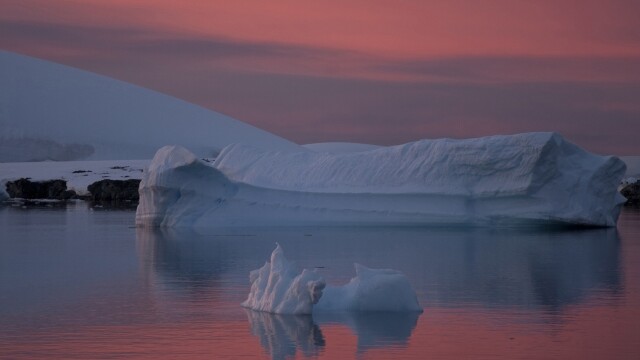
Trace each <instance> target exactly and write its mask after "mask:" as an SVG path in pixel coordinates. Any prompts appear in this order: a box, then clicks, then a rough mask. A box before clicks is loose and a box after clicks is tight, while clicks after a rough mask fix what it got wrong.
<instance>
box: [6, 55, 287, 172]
mask: <svg viewBox="0 0 640 360" xmlns="http://www.w3.org/2000/svg"><path fill="white" fill-rule="evenodd" d="M236 142H238V143H247V144H252V145H253V146H257V147H263V148H269V149H291V148H296V147H297V145H295V144H293V143H291V142H289V141H287V140H285V139H282V138H280V137H277V136H275V135H273V134H270V133H268V132H265V131H262V130H260V129H257V128H255V127H252V126H250V125H248V124H245V123H243V122H240V121H237V120H234V119H232V118H230V117H228V116H225V115H222V114H219V113H216V112H213V111H210V110H207V109H204V108H201V107H198V106H195V105H193V104H189V103H187V102H184V101H182V100H179V99H176V98H173V97H170V96H167V95H163V94H160V93H157V92H154V91H151V90H148V89H144V88H141V87H138V86H134V85H132V84H128V83H125V82H121V81H117V80H114V79H109V78H106V77H103V76H100V75H96V74H92V73H89V72H86V71H81V70H78V69H74V68H70V67H67V66H63V65H59V64H54V63H51V62H47V61H43V60H38V59H34V58H31V57H27V56H22V55H18V54H14V53H10V52H6V51H0V162H9V161H40V160H77V159H92V160H108V159H150V158H152V157H153V154H154V153H155V151H156V150H158V149H159V148H160V147H162V146H165V145H168V144H177V145H182V146H186V147H188V148H189V149H191V151H193V152H194V153H196V154H197V155H198V156H204V157H211V156H212V155H214V154H215V153H217V152H218V151H219V150H220V149H222V148H223V147H224V146H226V145H228V144H231V143H236Z"/></svg>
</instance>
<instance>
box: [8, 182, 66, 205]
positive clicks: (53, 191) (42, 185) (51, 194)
mask: <svg viewBox="0 0 640 360" xmlns="http://www.w3.org/2000/svg"><path fill="white" fill-rule="evenodd" d="M6 190H7V194H9V197H11V198H21V199H52V200H68V199H71V198H73V197H75V196H76V193H75V191H73V190H67V182H66V181H65V180H47V181H31V180H29V179H26V178H22V179H18V180H15V181H8V182H7V184H6Z"/></svg>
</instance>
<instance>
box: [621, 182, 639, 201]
mask: <svg viewBox="0 0 640 360" xmlns="http://www.w3.org/2000/svg"><path fill="white" fill-rule="evenodd" d="M620 193H621V194H622V196H624V197H626V198H627V202H626V203H625V205H629V206H640V181H637V182H636V183H634V184H629V185H627V186H625V187H624V188H622V190H620Z"/></svg>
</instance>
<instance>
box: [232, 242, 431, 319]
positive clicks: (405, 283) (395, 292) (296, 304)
mask: <svg viewBox="0 0 640 360" xmlns="http://www.w3.org/2000/svg"><path fill="white" fill-rule="evenodd" d="M355 268H356V276H355V277H354V278H352V279H351V281H349V283H347V284H345V285H341V286H330V285H329V286H327V284H326V282H325V280H324V278H323V277H322V276H321V275H320V274H319V273H318V272H317V271H315V270H313V271H312V270H308V269H305V270H303V271H302V272H297V270H296V269H295V267H294V266H293V265H292V264H291V263H290V262H289V261H288V260H287V259H286V258H285V256H284V252H283V250H282V247H281V246H280V245H277V247H276V249H275V250H274V251H273V253H272V254H271V261H268V262H266V263H265V264H264V266H262V267H261V268H260V269H257V270H253V271H251V273H250V274H249V279H250V281H251V291H250V293H249V296H248V297H247V300H245V301H244V302H243V303H242V306H244V307H246V308H249V309H252V310H257V311H265V312H269V313H275V314H312V313H316V312H369V311H379V312H382V311H385V312H422V308H421V307H420V304H419V303H418V299H417V296H416V293H415V291H414V290H413V288H412V287H411V285H410V284H409V280H408V279H407V277H406V276H405V275H404V274H402V273H401V272H399V271H397V270H391V269H369V268H367V267H365V266H362V265H359V264H355Z"/></svg>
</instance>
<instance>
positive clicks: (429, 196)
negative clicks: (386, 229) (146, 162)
mask: <svg viewBox="0 0 640 360" xmlns="http://www.w3.org/2000/svg"><path fill="white" fill-rule="evenodd" d="M170 158H177V159H180V160H179V161H169V160H168V159H170ZM624 171H625V165H624V163H623V162H622V161H620V160H619V159H618V158H615V157H610V156H597V155H593V154H591V153H588V152H586V151H584V150H582V149H581V148H579V147H577V146H575V145H573V144H571V143H569V142H567V141H566V140H564V139H563V138H562V137H561V136H560V135H558V134H554V133H529V134H520V135H512V136H492V137H485V138H478V139H469V140H450V139H441V140H421V141H417V142H414V143H409V144H404V145H398V146H392V147H385V148H380V149H376V150H371V151H365V152H355V153H343V154H331V153H317V152H312V151H264V150H259V149H256V148H253V147H249V146H245V145H237V144H236V145H230V146H227V147H226V148H224V149H223V151H222V152H221V153H220V155H219V156H218V158H217V159H216V161H215V163H214V164H213V166H209V165H207V164H205V163H202V162H200V161H198V160H197V159H196V158H195V157H194V156H193V155H190V154H189V152H188V151H186V150H184V149H180V148H176V147H168V148H163V149H161V150H160V151H158V153H157V154H156V157H155V159H154V160H153V162H152V166H151V167H150V169H149V172H148V173H147V174H145V175H144V177H143V179H142V182H141V184H140V193H141V200H140V201H141V202H140V206H139V207H138V212H137V222H138V224H143V225H152V226H192V227H212V226H273V225H380V224H386V225H425V224H443V225H444V224H449V225H450V224H464V225H475V226H512V225H556V224H577V225H592V226H614V225H615V224H616V221H617V218H618V215H619V211H620V207H621V204H622V203H623V202H624V199H623V198H622V196H621V195H620V194H619V193H618V192H617V187H618V185H619V183H620V180H621V178H622V176H623V174H624Z"/></svg>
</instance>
